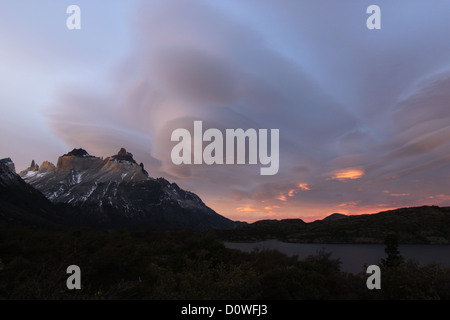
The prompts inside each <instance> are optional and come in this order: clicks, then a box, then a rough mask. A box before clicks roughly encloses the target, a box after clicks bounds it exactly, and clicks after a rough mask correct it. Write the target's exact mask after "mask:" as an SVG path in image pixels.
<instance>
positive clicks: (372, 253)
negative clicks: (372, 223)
mask: <svg viewBox="0 0 450 320" xmlns="http://www.w3.org/2000/svg"><path fill="white" fill-rule="evenodd" d="M225 246H226V247H227V248H230V249H238V250H241V251H244V252H251V251H253V250H254V249H255V248H257V249H259V250H271V249H277V250H278V251H280V252H282V253H284V254H286V255H288V256H295V255H297V256H298V257H299V259H303V258H306V257H307V256H308V255H311V254H316V253H317V252H318V251H320V250H325V252H329V253H331V258H334V259H337V258H339V259H340V260H341V262H342V264H341V270H342V271H345V272H348V273H359V272H361V271H364V272H365V269H364V265H365V264H367V265H371V264H379V262H380V260H381V259H384V258H386V253H385V252H384V249H385V247H386V246H385V245H384V244H316V243H286V242H281V241H278V240H267V241H261V242H253V243H248V242H245V243H242V242H225ZM398 250H399V251H400V254H401V255H402V256H403V257H404V258H405V259H407V260H408V259H413V260H415V261H417V262H418V263H419V264H420V265H426V264H432V263H437V264H440V265H441V266H443V267H449V268H450V245H434V244H433V245H426V244H424V245H421V244H404V245H399V246H398Z"/></svg>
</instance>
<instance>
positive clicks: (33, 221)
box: [0, 158, 64, 227]
mask: <svg viewBox="0 0 450 320" xmlns="http://www.w3.org/2000/svg"><path fill="white" fill-rule="evenodd" d="M0 222H2V223H8V224H11V223H13V224H21V225H28V226H46V227H54V226H57V225H61V224H63V223H64V216H63V215H61V214H60V213H59V211H58V210H57V208H56V207H55V206H54V205H53V204H52V203H51V202H50V201H49V200H48V199H47V198H46V197H45V196H44V195H43V194H42V193H41V192H39V191H38V190H36V189H35V188H33V187H32V186H30V185H28V184H27V183H26V182H24V181H23V180H22V178H21V177H20V176H19V175H18V174H17V173H16V170H15V166H14V163H13V162H12V161H11V159H10V158H6V159H1V160H0Z"/></svg>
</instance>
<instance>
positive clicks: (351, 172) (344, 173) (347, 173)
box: [331, 168, 364, 181]
mask: <svg viewBox="0 0 450 320" xmlns="http://www.w3.org/2000/svg"><path fill="white" fill-rule="evenodd" d="M363 175H364V170H362V169H359V168H348V169H343V170H338V171H335V172H334V173H333V175H332V176H331V179H333V180H340V181H345V180H352V179H359V178H361V177H362V176H363Z"/></svg>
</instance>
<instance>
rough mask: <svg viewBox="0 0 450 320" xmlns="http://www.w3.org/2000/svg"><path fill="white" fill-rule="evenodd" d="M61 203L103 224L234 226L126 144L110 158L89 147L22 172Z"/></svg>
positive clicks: (80, 216)
mask: <svg viewBox="0 0 450 320" xmlns="http://www.w3.org/2000/svg"><path fill="white" fill-rule="evenodd" d="M20 176H21V177H22V178H23V180H24V181H25V182H27V183H28V184H29V185H30V186H32V187H34V188H36V189H37V190H39V191H40V192H42V194H44V195H45V197H46V198H47V199H49V200H50V201H51V202H52V203H54V204H55V205H59V206H60V207H63V206H64V207H65V208H66V209H68V210H69V211H71V212H72V215H73V216H75V218H76V219H77V220H78V221H80V222H88V223H89V224H94V225H97V226H100V227H133V228H139V227H143V228H156V229H173V228H180V229H195V230H207V229H212V228H231V227H234V226H235V223H234V222H233V221H232V220H229V219H227V218H225V217H223V216H221V215H219V214H217V213H216V212H215V211H214V210H212V209H211V208H209V207H208V206H206V205H205V204H204V203H203V201H202V200H201V199H200V198H199V197H198V196H197V195H196V194H194V193H192V192H189V191H185V190H183V189H181V188H180V187H178V185H177V184H175V183H170V182H169V181H167V180H166V179H164V178H158V179H155V178H152V177H150V176H149V174H148V172H147V171H146V170H145V169H144V165H143V164H142V163H140V164H138V163H137V162H136V161H135V160H134V158H133V155H132V154H131V153H129V152H127V151H126V150H125V149H124V148H122V149H121V150H120V151H119V152H118V153H117V154H116V155H113V156H110V157H107V158H105V159H103V158H99V157H95V156H92V155H90V154H89V153H88V152H87V151H86V150H84V149H73V150H72V151H70V152H68V153H67V154H64V155H62V156H60V157H59V158H58V161H57V164H56V166H55V165H54V164H52V163H50V162H44V163H42V164H41V166H37V165H36V164H35V163H34V161H33V162H32V163H31V166H30V167H29V168H28V169H26V170H24V171H22V172H20Z"/></svg>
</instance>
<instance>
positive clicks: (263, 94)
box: [48, 1, 450, 214]
mask: <svg viewBox="0 0 450 320" xmlns="http://www.w3.org/2000/svg"><path fill="white" fill-rule="evenodd" d="M399 3H401V4H402V5H404V6H406V7H407V8H409V11H408V12H409V13H410V15H403V14H402V13H403V9H404V8H403V7H402V5H400V4H399ZM380 6H381V7H382V11H383V17H384V18H383V19H384V20H383V21H384V22H383V23H384V24H383V27H382V30H380V31H379V32H371V31H368V30H367V29H366V28H365V17H366V14H365V8H364V4H361V3H360V4H358V5H353V4H350V3H341V2H339V3H337V2H335V1H329V2H327V1H326V2H325V9H324V6H323V5H319V4H318V3H315V2H311V1H295V2H289V3H284V5H280V4H278V3H276V2H272V1H247V2H241V1H235V2H233V1H231V2H229V3H228V2H227V4H223V3H221V4H218V3H213V2H210V1H195V2H192V1H152V2H142V5H141V6H140V7H139V10H136V13H135V16H134V18H135V21H134V23H135V30H134V33H133V36H132V41H133V43H132V45H131V47H130V50H129V54H128V56H127V57H124V59H123V60H121V61H119V62H118V63H117V65H116V67H115V68H114V69H112V70H111V73H110V77H109V78H108V81H110V84H109V85H106V86H105V87H108V88H110V90H109V92H108V91H107V92H105V91H102V92H101V93H100V92H96V91H95V90H94V89H90V88H83V87H78V88H77V87H75V88H65V90H64V92H63V93H62V94H61V95H59V97H58V99H57V100H56V101H55V102H54V103H53V105H52V106H51V108H50V110H49V111H48V119H49V122H50V125H51V127H52V128H53V129H54V130H55V132H56V134H57V135H58V136H60V137H61V138H62V139H63V140H64V141H65V142H66V144H68V145H73V146H74V147H75V146H76V147H83V146H84V147H86V148H88V149H89V152H91V153H93V154H99V155H110V154H112V153H115V152H117V150H118V148H120V147H126V148H127V149H128V150H129V151H130V152H132V153H133V154H135V158H137V161H142V162H144V164H145V166H146V168H147V169H149V172H150V174H151V175H153V176H155V175H156V176H165V177H167V178H170V179H172V180H176V181H177V183H179V184H180V185H181V186H182V187H185V188H187V189H189V190H192V191H194V192H197V193H198V194H199V195H200V196H201V197H202V199H206V200H207V202H208V201H211V202H214V203H224V202H225V201H233V206H232V209H228V210H234V211H235V210H237V211H239V212H240V213H243V212H247V213H252V212H253V211H252V210H251V209H254V208H259V207H261V208H265V207H267V208H269V207H274V206H276V205H277V206H280V207H282V208H287V206H292V208H294V206H297V207H298V208H303V207H308V208H312V207H313V205H314V204H315V205H316V206H317V207H320V208H322V207H323V210H326V209H325V207H327V208H335V207H336V206H339V205H340V204H347V205H346V208H351V209H355V210H356V209H358V208H368V207H372V208H376V206H377V204H379V203H383V201H385V198H386V197H388V198H390V199H391V201H394V200H395V201H400V198H402V197H401V196H400V195H406V194H408V195H411V198H412V197H416V199H418V201H419V200H420V199H427V197H428V196H430V195H437V194H442V190H440V191H439V189H440V187H441V186H442V185H445V182H443V180H442V179H443V177H442V168H448V160H449V159H450V151H448V150H450V149H449V148H448V147H449V145H448V144H449V141H450V126H448V123H449V122H448V120H449V119H450V108H449V105H448V101H450V96H449V93H448V87H449V85H450V76H449V73H448V72H447V71H446V70H447V69H446V68H447V67H448V66H447V64H448V59H449V58H450V54H449V52H450V44H449V42H448V41H446V40H445V41H443V39H444V38H445V37H443V31H442V30H446V28H447V27H449V23H448V21H447V17H446V15H445V14H444V12H446V11H445V10H443V9H445V8H448V5H444V4H439V5H438V6H437V7H436V8H432V7H433V6H430V5H422V4H418V3H415V4H410V2H405V1H400V2H396V3H395V4H393V3H392V2H386V1H384V2H383V1H382V3H380ZM447 12H448V11H447ZM433 13H436V16H435V18H433V19H432V20H430V21H429V20H424V19H422V17H421V15H422V14H423V15H424V16H433V15H432V14H433ZM394 17H395V18H394ZM415 19H418V21H419V22H417V24H418V25H420V26H421V28H419V29H418V30H416V32H411V31H409V27H411V26H413V25H417V24H413V22H414V21H416V20H415ZM445 39H446V38H445ZM431 48H433V49H431ZM195 120H202V121H203V124H204V127H205V128H207V127H208V128H218V129H219V130H222V132H224V130H225V129H228V128H231V129H237V128H243V129H248V128H255V129H259V128H265V129H280V170H279V173H278V174H277V175H275V176H272V177H261V176H260V175H259V167H260V166H259V165H258V166H249V165H234V166H220V165H212V166H208V165H191V166H176V165H174V164H173V163H172V162H171V159H170V152H171V149H172V147H173V146H174V143H172V142H171V141H170V135H171V133H172V131H173V130H175V129H177V128H186V129H188V130H191V132H192V128H193V122H194V121H195ZM136 155H137V156H136ZM433 179H434V181H436V182H437V183H436V186H434V187H433V186H431V185H430V186H429V188H430V189H429V191H428V190H427V191H426V192H427V194H423V193H424V189H423V188H422V189H420V188H419V187H418V186H417V185H416V184H419V183H418V182H417V180H420V181H421V182H422V183H423V182H424V181H427V180H433ZM341 182H346V183H341ZM397 184H403V186H404V188H400V185H397ZM397 187H398V188H397ZM383 190H402V192H399V193H395V195H397V196H394V195H393V194H390V195H389V196H388V195H387V194H386V193H383ZM403 190H404V191H403ZM394 198H395V199H394ZM405 198H406V196H405ZM223 199H226V200H223ZM361 199H364V200H361ZM246 201H247V202H249V203H251V205H250V204H249V205H248V206H243V205H241V203H244V202H245V203H247V202H246ZM395 204H402V203H401V202H395ZM257 205H259V206H257ZM386 205H387V204H386ZM227 208H231V206H229V207H227ZM236 208H238V209H236ZM239 208H240V209H239ZM258 210H259V209H258ZM311 210H312V209H311ZM321 210H322V209H321ZM298 211H301V210H300V209H299V210H298ZM291 212H294V209H292V211H291ZM299 214H300V213H299ZM304 214H306V213H304ZM314 214H317V212H315V213H314Z"/></svg>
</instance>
